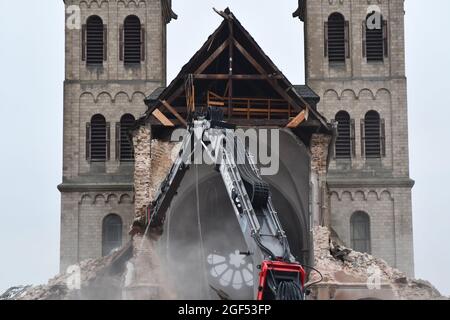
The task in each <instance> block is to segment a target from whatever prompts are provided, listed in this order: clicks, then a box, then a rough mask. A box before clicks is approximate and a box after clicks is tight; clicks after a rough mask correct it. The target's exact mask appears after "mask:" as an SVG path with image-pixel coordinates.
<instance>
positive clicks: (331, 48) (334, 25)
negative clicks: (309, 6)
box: [325, 12, 349, 63]
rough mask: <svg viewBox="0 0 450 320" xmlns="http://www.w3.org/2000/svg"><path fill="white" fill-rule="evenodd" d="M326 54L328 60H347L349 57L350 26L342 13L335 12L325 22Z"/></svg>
mask: <svg viewBox="0 0 450 320" xmlns="http://www.w3.org/2000/svg"><path fill="white" fill-rule="evenodd" d="M325 37H326V39H325V56H328V61H329V62H331V63H333V62H345V59H346V58H349V28H348V22H347V21H345V18H344V16H343V15H342V14H340V13H338V12H335V13H333V14H331V15H330V17H329V18H328V21H327V22H326V23H325Z"/></svg>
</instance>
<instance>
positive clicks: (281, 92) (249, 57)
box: [233, 39, 310, 110]
mask: <svg viewBox="0 0 450 320" xmlns="http://www.w3.org/2000/svg"><path fill="white" fill-rule="evenodd" d="M233 44H234V45H235V46H236V48H237V49H238V50H239V51H240V52H241V53H242V54H243V56H244V57H245V58H246V59H247V60H248V61H249V62H250V63H251V64H252V65H253V67H255V69H256V70H258V72H259V73H261V74H266V73H267V72H266V70H265V69H264V68H263V67H262V66H261V65H260V64H259V63H258V62H257V61H256V60H255V59H254V58H253V57H252V55H251V54H250V53H249V52H248V51H247V50H245V48H244V47H243V46H242V45H241V44H240V43H239V42H238V41H237V40H236V39H233ZM268 81H269V82H270V83H271V84H272V86H273V88H274V89H275V90H276V91H277V92H278V94H279V95H280V96H282V97H283V98H284V99H285V100H286V101H287V102H289V103H291V104H292V105H293V106H295V107H296V108H297V109H300V110H303V107H302V106H301V105H299V104H298V103H297V102H296V101H295V100H294V99H292V98H291V97H290V96H289V95H288V94H287V93H286V91H285V90H283V88H281V87H280V86H279V85H278V83H277V82H276V81H274V80H272V79H268ZM300 99H301V100H302V102H303V103H304V104H305V108H310V106H309V104H308V103H307V102H306V101H305V100H304V99H303V98H301V97H300Z"/></svg>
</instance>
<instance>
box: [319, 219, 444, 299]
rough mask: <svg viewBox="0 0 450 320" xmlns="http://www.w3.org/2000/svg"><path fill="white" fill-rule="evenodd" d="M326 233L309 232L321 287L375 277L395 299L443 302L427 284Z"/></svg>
mask: <svg viewBox="0 0 450 320" xmlns="http://www.w3.org/2000/svg"><path fill="white" fill-rule="evenodd" d="M330 234H331V233H330V230H329V229H328V228H326V227H315V228H314V230H313V237H314V260H315V268H317V269H318V270H319V271H320V272H321V273H322V276H323V281H322V284H327V283H329V284H334V285H336V284H339V283H341V284H345V283H362V284H369V285H370V284H373V283H374V276H377V277H378V280H379V281H380V283H383V284H385V285H389V286H390V288H391V289H392V291H393V293H394V296H395V298H396V299H398V300H437V299H447V298H445V297H443V296H442V295H441V294H440V292H439V291H438V290H437V289H436V288H435V287H434V286H433V285H432V284H431V283H429V282H427V281H423V280H416V279H410V278H408V277H407V275H406V274H405V273H403V272H401V271H400V270H398V269H395V268H393V267H391V266H389V265H388V264H387V263H386V262H385V261H384V260H382V259H379V258H375V257H373V256H372V255H369V254H367V253H361V252H356V251H354V250H352V249H350V248H346V247H345V246H343V245H340V244H338V241H335V240H332V239H331V237H330ZM318 280H320V275H318V274H317V273H313V274H311V279H310V282H311V283H312V282H315V281H318Z"/></svg>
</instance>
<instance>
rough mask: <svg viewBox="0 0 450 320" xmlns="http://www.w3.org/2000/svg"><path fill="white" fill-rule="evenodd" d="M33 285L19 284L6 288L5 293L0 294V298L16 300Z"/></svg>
mask: <svg viewBox="0 0 450 320" xmlns="http://www.w3.org/2000/svg"><path fill="white" fill-rule="evenodd" d="M30 288H31V286H17V287H12V288H9V289H8V290H6V292H5V293H3V294H2V295H0V300H15V299H17V298H18V297H20V296H22V295H23V294H24V293H25V292H26V291H27V290H28V289H30Z"/></svg>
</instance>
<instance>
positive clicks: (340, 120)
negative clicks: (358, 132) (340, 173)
mask: <svg viewBox="0 0 450 320" xmlns="http://www.w3.org/2000/svg"><path fill="white" fill-rule="evenodd" d="M335 120H336V122H337V131H338V136H337V139H336V151H335V156H336V159H350V158H351V157H352V153H353V152H352V145H353V144H352V138H353V137H354V135H353V128H354V125H353V123H352V121H351V119H350V115H349V114H348V113H347V112H345V111H340V112H338V113H337V114H336V118H335Z"/></svg>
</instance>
